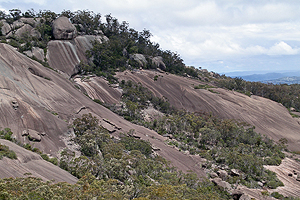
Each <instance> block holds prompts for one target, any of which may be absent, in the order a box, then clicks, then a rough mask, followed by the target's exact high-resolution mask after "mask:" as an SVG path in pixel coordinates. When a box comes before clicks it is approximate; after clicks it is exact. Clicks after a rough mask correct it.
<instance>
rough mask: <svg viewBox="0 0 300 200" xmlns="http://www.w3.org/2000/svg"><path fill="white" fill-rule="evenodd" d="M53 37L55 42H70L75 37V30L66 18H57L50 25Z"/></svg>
mask: <svg viewBox="0 0 300 200" xmlns="http://www.w3.org/2000/svg"><path fill="white" fill-rule="evenodd" d="M52 31H53V36H54V38H55V39H56V40H71V39H73V38H75V37H76V34H77V32H76V28H75V26H74V25H73V24H72V23H71V22H70V20H69V19H68V18H67V17H59V18H57V19H56V20H54V22H53V25H52Z"/></svg>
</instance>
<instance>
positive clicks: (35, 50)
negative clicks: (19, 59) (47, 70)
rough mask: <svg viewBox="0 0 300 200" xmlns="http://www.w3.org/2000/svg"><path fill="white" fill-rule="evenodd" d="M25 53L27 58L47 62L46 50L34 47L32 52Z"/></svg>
mask: <svg viewBox="0 0 300 200" xmlns="http://www.w3.org/2000/svg"><path fill="white" fill-rule="evenodd" d="M23 53H25V54H26V55H27V56H29V57H31V58H32V57H33V56H34V57H35V58H36V59H38V60H40V61H44V60H45V55H44V50H43V49H41V48H39V47H32V50H31V51H24V52H23Z"/></svg>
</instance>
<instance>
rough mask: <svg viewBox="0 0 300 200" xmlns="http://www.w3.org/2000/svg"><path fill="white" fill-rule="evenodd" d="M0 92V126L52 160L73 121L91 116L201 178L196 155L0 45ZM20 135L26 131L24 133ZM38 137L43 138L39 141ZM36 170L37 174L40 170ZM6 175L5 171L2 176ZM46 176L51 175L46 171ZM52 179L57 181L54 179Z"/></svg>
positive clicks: (46, 69) (1, 167)
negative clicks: (35, 137) (32, 134)
mask: <svg viewBox="0 0 300 200" xmlns="http://www.w3.org/2000/svg"><path fill="white" fill-rule="evenodd" d="M54 51H55V49H54ZM56 51H58V50H56ZM66 58H68V56H66ZM45 77H47V79H45ZM0 90H1V93H0V105H1V109H0V127H8V128H11V130H12V131H13V133H14V135H13V137H15V138H16V140H18V141H21V142H23V143H30V144H32V145H34V146H33V147H37V148H39V149H40V150H41V151H43V152H45V153H48V154H50V155H52V156H55V155H56V153H57V152H58V150H59V149H61V148H65V147H66V145H67V144H66V143H65V141H63V138H62V136H63V135H65V134H68V130H69V128H68V125H69V124H70V123H72V120H73V119H74V118H76V117H80V116H81V115H82V114H87V113H92V115H94V116H96V117H97V118H99V119H106V121H105V120H102V121H104V122H106V123H107V124H113V125H114V127H115V131H114V133H113V135H114V136H117V134H119V133H127V132H129V131H130V130H131V129H134V130H135V135H136V136H137V137H140V138H141V139H143V140H146V141H149V142H150V143H151V144H153V145H155V146H156V147H157V149H160V151H157V152H156V153H157V154H159V155H160V156H163V157H164V158H166V159H167V160H169V161H171V163H172V165H173V166H175V167H177V168H178V169H179V170H182V171H183V172H187V171H189V170H192V171H194V172H195V173H197V174H198V176H202V177H204V176H205V173H204V171H203V169H201V168H200V167H198V166H199V164H198V163H201V162H202V159H201V158H200V157H199V156H196V155H186V154H184V153H183V152H180V151H178V150H176V149H175V148H172V147H170V146H168V145H167V144H166V143H165V142H164V141H165V140H166V138H164V137H163V136H161V135H159V134H158V133H156V132H155V131H153V130H149V129H147V128H144V127H142V126H138V125H135V124H132V123H130V122H128V121H126V120H125V119H123V118H122V117H120V116H118V115H117V114H115V113H113V112H111V111H110V110H108V109H107V108H105V107H103V106H101V105H99V104H97V103H95V102H94V101H92V100H91V99H90V98H88V97H86V96H85V95H84V94H82V93H81V92H80V91H78V89H77V88H75V87H74V85H73V83H72V82H71V81H69V79H66V78H65V77H64V76H62V75H61V74H60V73H57V72H56V71H53V70H50V69H48V68H45V67H44V66H42V65H41V64H40V63H38V62H36V61H34V60H32V59H30V58H28V57H27V56H25V55H23V54H21V53H19V52H17V51H16V50H15V49H14V48H13V47H11V46H10V45H7V44H3V43H1V44H0ZM14 100H15V101H17V102H18V104H19V107H18V109H17V110H14V108H13V107H12V101H14ZM29 129H32V130H35V131H37V132H38V135H39V136H41V141H40V142H33V141H27V138H28V137H24V136H22V135H25V136H26V135H27V134H30V130H29ZM24 130H29V132H28V133H26V132H25V133H23V131H24ZM39 133H40V134H39ZM43 133H46V134H45V135H44V136H43ZM24 140H25V141H24ZM12 150H13V149H12ZM16 153H17V152H16ZM17 156H18V155H17ZM38 164H39V163H33V164H32V165H30V167H31V171H33V170H35V169H36V168H37V167H38ZM3 166H5V164H3V165H1V166H0V170H5V169H3V168H4V167H3ZM42 166H43V167H44V169H48V168H46V166H44V165H42ZM36 170H40V171H41V168H39V169H36ZM47 172H48V171H47ZM1 173H2V172H1ZM1 173H0V175H1ZM5 173H6V172H5V171H4V172H3V174H5ZM24 173H25V172H24ZM24 173H21V175H23V174H24ZM49 173H50V174H53V173H52V172H51V171H50V172H49ZM6 174H9V172H7V173H6ZM60 176H63V175H62V174H60ZM13 177H15V176H13ZM52 177H53V179H55V180H56V177H54V176H52ZM0 178H1V177H0Z"/></svg>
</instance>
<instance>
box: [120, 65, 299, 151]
mask: <svg viewBox="0 0 300 200" xmlns="http://www.w3.org/2000/svg"><path fill="white" fill-rule="evenodd" d="M155 76H158V79H157V81H154V77H155ZM117 77H118V78H119V81H121V80H132V81H134V82H137V83H138V82H140V83H142V85H143V86H144V87H147V88H148V89H149V90H151V91H152V92H153V93H154V94H155V95H156V96H158V97H165V98H166V99H168V101H169V102H170V104H171V105H173V106H175V107H176V108H178V109H185V110H187V111H190V112H201V111H205V112H211V113H212V114H213V115H216V116H219V117H221V118H224V119H237V120H241V121H245V122H248V123H249V124H250V125H253V126H255V127H256V131H257V132H259V133H261V134H264V135H267V136H269V137H270V138H272V139H274V140H275V141H278V140H279V139H281V138H286V139H287V140H288V148H289V149H291V150H294V151H299V150H300V149H299V143H300V131H299V128H300V125H299V124H298V122H297V120H296V119H294V118H292V117H291V115H290V114H289V112H288V110H287V109H286V108H285V107H284V106H282V105H281V104H279V103H276V102H274V101H271V100H268V99H265V98H262V97H258V96H254V95H252V96H251V97H248V96H246V95H244V94H241V93H238V92H234V91H228V90H224V89H221V88H212V89H211V90H212V91H214V92H211V91H209V90H205V89H194V86H197V85H199V84H202V85H205V84H206V83H201V82H199V81H198V80H193V79H189V78H185V77H180V76H176V75H172V74H167V73H158V72H154V71H147V70H142V71H138V72H135V73H130V72H128V71H127V72H121V73H118V74H117ZM283 133H284V134H283Z"/></svg>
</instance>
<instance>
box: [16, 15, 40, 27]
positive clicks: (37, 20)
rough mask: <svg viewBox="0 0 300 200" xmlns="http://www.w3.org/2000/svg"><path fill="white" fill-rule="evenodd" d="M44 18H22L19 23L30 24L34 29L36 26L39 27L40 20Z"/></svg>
mask: <svg viewBox="0 0 300 200" xmlns="http://www.w3.org/2000/svg"><path fill="white" fill-rule="evenodd" d="M41 19H42V18H25V17H22V18H21V19H19V21H21V22H23V23H24V24H29V25H31V26H33V27H36V25H38V24H39V23H40V20H41Z"/></svg>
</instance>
